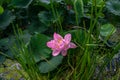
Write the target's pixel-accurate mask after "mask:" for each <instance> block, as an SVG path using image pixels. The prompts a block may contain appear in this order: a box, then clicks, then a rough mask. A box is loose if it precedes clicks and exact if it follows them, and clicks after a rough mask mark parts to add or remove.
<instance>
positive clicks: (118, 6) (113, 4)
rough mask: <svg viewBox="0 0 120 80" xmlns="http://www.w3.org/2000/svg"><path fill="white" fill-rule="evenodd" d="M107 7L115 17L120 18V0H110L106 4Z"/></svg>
mask: <svg viewBox="0 0 120 80" xmlns="http://www.w3.org/2000/svg"><path fill="white" fill-rule="evenodd" d="M106 7H107V9H108V11H110V12H111V13H113V14H114V15H118V16H120V1H119V0H108V1H107V2H106Z"/></svg>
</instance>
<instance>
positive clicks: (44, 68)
mask: <svg viewBox="0 0 120 80" xmlns="http://www.w3.org/2000/svg"><path fill="white" fill-rule="evenodd" d="M62 59H63V56H62V55H58V56H56V57H52V58H51V59H50V60H48V61H46V62H41V63H39V64H38V67H39V70H40V72H41V73H47V72H50V71H53V70H54V69H56V68H57V67H58V65H60V64H61V62H62Z"/></svg>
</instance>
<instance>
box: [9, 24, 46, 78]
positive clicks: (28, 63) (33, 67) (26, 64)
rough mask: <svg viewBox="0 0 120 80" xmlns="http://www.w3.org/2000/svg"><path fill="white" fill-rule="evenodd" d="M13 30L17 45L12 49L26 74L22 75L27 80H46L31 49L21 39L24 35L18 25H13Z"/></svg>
mask: <svg viewBox="0 0 120 80" xmlns="http://www.w3.org/2000/svg"><path fill="white" fill-rule="evenodd" d="M13 30H14V33H15V37H16V43H14V46H13V47H12V48H11V50H12V53H13V55H14V57H15V59H16V60H17V61H18V63H20V65H21V66H22V69H23V70H24V71H25V73H26V74H27V75H25V74H22V73H21V71H19V72H20V74H22V76H24V78H25V79H26V80H46V79H45V78H44V77H42V75H41V73H40V71H39V68H38V66H37V64H36V63H35V60H34V57H33V53H32V51H31V49H29V48H28V46H27V45H26V44H25V43H24V41H23V39H22V38H21V37H20V36H22V35H23V33H22V30H21V29H19V28H18V25H16V26H14V25H13Z"/></svg>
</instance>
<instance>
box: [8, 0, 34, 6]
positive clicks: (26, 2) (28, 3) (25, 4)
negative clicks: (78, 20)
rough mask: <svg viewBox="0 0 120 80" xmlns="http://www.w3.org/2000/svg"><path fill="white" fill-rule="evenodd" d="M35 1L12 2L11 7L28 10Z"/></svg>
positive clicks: (20, 0)
mask: <svg viewBox="0 0 120 80" xmlns="http://www.w3.org/2000/svg"><path fill="white" fill-rule="evenodd" d="M32 1H33V0H12V2H11V4H10V5H13V6H15V7H17V8H28V6H29V5H30V4H31V2H32Z"/></svg>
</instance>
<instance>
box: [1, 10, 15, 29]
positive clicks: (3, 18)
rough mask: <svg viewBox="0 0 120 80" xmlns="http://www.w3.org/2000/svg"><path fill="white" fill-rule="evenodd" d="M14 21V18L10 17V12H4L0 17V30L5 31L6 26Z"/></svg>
mask: <svg viewBox="0 0 120 80" xmlns="http://www.w3.org/2000/svg"><path fill="white" fill-rule="evenodd" d="M14 19H15V16H13V15H12V13H11V12H10V11H4V13H3V14H2V15H0V29H2V30H5V29H6V28H7V26H8V25H9V24H10V23H11V22H12V21H13V20H14Z"/></svg>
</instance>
